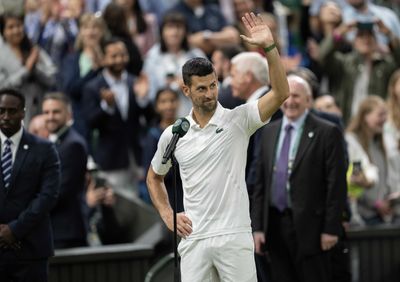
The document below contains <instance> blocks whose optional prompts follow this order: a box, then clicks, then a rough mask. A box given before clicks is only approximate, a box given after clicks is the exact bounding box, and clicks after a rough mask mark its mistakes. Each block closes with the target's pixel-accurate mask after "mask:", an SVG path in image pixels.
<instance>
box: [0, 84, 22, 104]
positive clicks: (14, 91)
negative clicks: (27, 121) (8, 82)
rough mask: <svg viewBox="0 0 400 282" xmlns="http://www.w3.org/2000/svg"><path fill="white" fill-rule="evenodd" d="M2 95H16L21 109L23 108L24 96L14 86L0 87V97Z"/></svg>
mask: <svg viewBox="0 0 400 282" xmlns="http://www.w3.org/2000/svg"><path fill="white" fill-rule="evenodd" d="M4 95H10V96H14V97H17V98H18V99H19V101H20V106H21V109H24V108H25V96H24V95H23V94H22V92H21V91H19V90H18V89H15V88H2V89H0V97H1V96H4Z"/></svg>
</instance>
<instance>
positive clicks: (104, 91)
mask: <svg viewBox="0 0 400 282" xmlns="http://www.w3.org/2000/svg"><path fill="white" fill-rule="evenodd" d="M102 48H103V52H104V61H103V64H104V66H105V67H104V70H103V71H102V72H101V73H99V75H98V76H97V77H95V78H94V79H93V80H91V81H89V82H88V83H87V85H86V86H85V87H84V90H83V103H82V104H83V107H84V111H83V112H84V114H85V119H86V122H87V124H88V126H89V128H90V130H91V131H92V133H93V132H95V131H97V133H98V134H97V139H96V140H95V141H96V142H95V143H96V144H94V145H93V146H92V148H91V149H92V152H91V154H92V156H93V158H94V161H95V162H96V164H97V165H98V167H99V169H100V170H101V174H102V175H103V176H104V177H105V178H106V179H107V181H108V183H109V184H110V185H111V186H112V187H113V188H116V189H119V188H130V189H132V190H135V188H137V187H135V186H136V185H137V184H135V183H137V172H138V170H137V166H138V165H139V164H140V159H141V148H140V144H139V137H140V134H141V129H142V128H141V124H140V120H141V117H143V116H145V117H146V118H149V116H150V115H151V110H150V109H151V107H150V104H149V103H148V100H146V97H145V93H146V91H145V90H146V89H144V91H143V88H141V87H139V86H141V85H143V84H141V81H140V80H139V79H134V77H132V76H131V75H130V74H128V72H127V71H126V70H125V67H126V64H127V63H128V60H129V56H128V51H127V49H126V47H125V44H124V43H123V41H121V40H119V39H117V38H111V39H109V40H108V41H106V42H105V43H104V44H103V46H102Z"/></svg>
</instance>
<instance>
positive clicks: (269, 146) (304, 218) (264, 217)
mask: <svg viewBox="0 0 400 282" xmlns="http://www.w3.org/2000/svg"><path fill="white" fill-rule="evenodd" d="M281 125H282V119H280V120H277V121H275V122H273V123H271V124H268V125H267V126H265V127H264V129H263V132H262V137H261V138H262V143H261V148H260V150H261V152H260V156H261V157H260V158H259V161H258V165H257V173H256V175H257V178H256V179H257V180H256V185H255V188H254V194H253V206H252V211H251V215H252V225H253V230H254V231H264V232H265V234H266V241H267V248H268V231H269V230H268V228H267V226H268V213H269V206H270V202H271V186H272V175H273V167H274V162H275V152H276V147H277V142H278V139H279V133H280V128H281ZM342 139H343V135H342V133H341V132H340V130H339V129H338V128H337V127H336V126H335V125H334V124H332V123H329V122H327V121H324V120H322V119H320V118H318V117H316V116H314V115H313V114H311V113H309V114H308V116H307V117H306V120H305V123H304V129H303V132H302V136H301V137H300V143H299V147H298V151H297V154H296V157H295V160H294V163H293V168H292V173H291V175H290V177H289V181H290V198H291V203H292V206H291V208H292V212H293V224H294V227H295V230H296V237H297V239H298V242H299V244H298V245H299V252H300V254H302V255H312V254H316V253H318V252H320V251H321V247H320V235H321V233H328V234H332V235H338V236H339V235H341V234H342V225H341V222H342V212H343V209H344V206H345V202H346V192H347V186H346V167H345V153H344V149H343V145H342Z"/></svg>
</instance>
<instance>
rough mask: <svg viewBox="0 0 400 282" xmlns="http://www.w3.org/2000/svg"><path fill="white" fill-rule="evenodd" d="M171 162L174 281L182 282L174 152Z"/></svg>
mask: <svg viewBox="0 0 400 282" xmlns="http://www.w3.org/2000/svg"><path fill="white" fill-rule="evenodd" d="M171 162H172V166H173V168H174V169H173V170H174V193H173V210H174V216H173V219H174V242H173V248H174V266H175V267H174V281H175V282H180V281H181V272H180V268H179V260H178V231H177V212H178V192H177V190H178V189H177V184H176V183H177V180H176V179H177V169H176V167H177V161H176V159H175V156H174V154H173V153H172V155H171Z"/></svg>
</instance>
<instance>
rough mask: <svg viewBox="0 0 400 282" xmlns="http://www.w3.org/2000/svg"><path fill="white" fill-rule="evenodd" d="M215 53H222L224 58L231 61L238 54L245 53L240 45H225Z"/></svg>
mask: <svg viewBox="0 0 400 282" xmlns="http://www.w3.org/2000/svg"><path fill="white" fill-rule="evenodd" d="M215 51H220V52H221V53H222V55H223V56H224V58H226V59H228V60H231V59H232V58H233V57H235V56H236V55H237V54H239V53H242V52H244V49H243V47H241V46H239V45H225V46H222V47H220V48H217V49H215Z"/></svg>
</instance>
